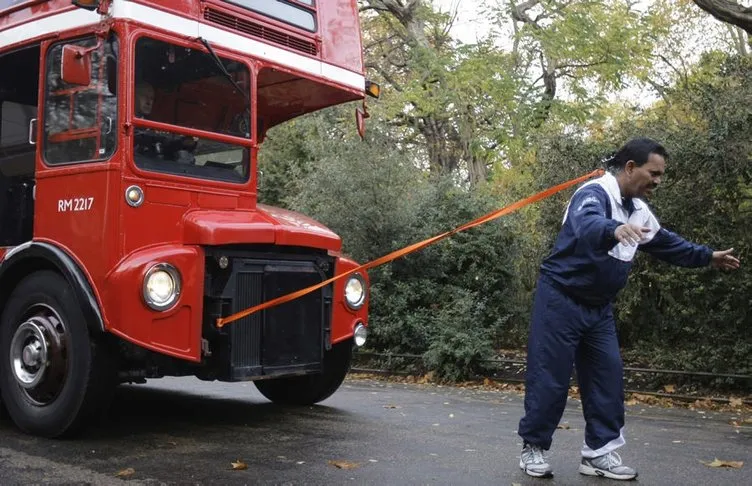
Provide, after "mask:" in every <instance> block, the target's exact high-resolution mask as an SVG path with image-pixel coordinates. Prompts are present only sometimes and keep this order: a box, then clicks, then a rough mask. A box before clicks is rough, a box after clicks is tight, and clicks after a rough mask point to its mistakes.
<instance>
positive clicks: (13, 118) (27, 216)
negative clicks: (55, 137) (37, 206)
mask: <svg viewBox="0 0 752 486" xmlns="http://www.w3.org/2000/svg"><path fill="white" fill-rule="evenodd" d="M40 52H41V49H40V44H38V43H37V44H34V45H31V46H25V47H21V48H17V49H14V50H12V51H10V52H3V53H0V73H2V75H0V113H1V114H2V118H1V120H0V247H3V248H7V247H13V246H16V245H19V244H21V243H23V242H25V241H29V240H31V239H32V237H33V232H34V183H35V161H36V141H35V138H36V135H35V132H36V125H37V119H38V115H37V111H38V108H39V99H38V98H39V96H38V93H39V79H40V78H39V65H40Z"/></svg>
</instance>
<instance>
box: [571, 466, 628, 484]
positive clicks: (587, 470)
mask: <svg viewBox="0 0 752 486" xmlns="http://www.w3.org/2000/svg"><path fill="white" fill-rule="evenodd" d="M580 474H584V475H585V476H599V477H602V478H609V479H618V480H620V481H630V480H632V479H635V478H636V477H637V473H635V474H614V473H612V472H610V471H604V470H603V469H596V468H594V467H590V466H586V465H585V464H580Z"/></svg>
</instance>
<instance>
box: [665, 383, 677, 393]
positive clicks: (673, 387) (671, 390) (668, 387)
mask: <svg viewBox="0 0 752 486" xmlns="http://www.w3.org/2000/svg"><path fill="white" fill-rule="evenodd" d="M663 389H664V390H666V393H674V392H675V391H676V385H666V386H664V387H663Z"/></svg>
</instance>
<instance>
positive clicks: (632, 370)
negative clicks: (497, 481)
mask: <svg viewBox="0 0 752 486" xmlns="http://www.w3.org/2000/svg"><path fill="white" fill-rule="evenodd" d="M360 357H371V358H377V359H382V360H383V359H386V360H387V362H388V361H391V360H392V359H399V360H410V361H422V360H423V356H421V355H418V354H392V353H377V352H371V351H357V352H356V353H355V355H354V360H355V362H358V361H362V360H361V359H360ZM480 362H481V363H483V364H485V365H488V366H489V367H497V368H498V369H499V371H504V370H503V367H504V366H513V367H517V368H518V369H517V370H516V372H515V373H513V374H514V375H518V376H509V373H508V372H507V374H506V376H503V373H502V374H501V376H499V375H497V374H491V375H479V376H475V377H474V378H475V379H484V378H488V379H490V380H493V381H497V382H502V383H524V382H525V380H524V370H525V365H526V363H525V361H524V360H520V359H504V358H498V359H487V360H481V361H480ZM352 371H353V372H356V373H373V374H382V375H403V376H404V375H408V374H409V373H406V372H399V371H393V370H389V369H382V368H363V367H358V366H353V368H352ZM624 373H625V375H629V374H652V375H680V376H687V377H698V378H700V377H701V378H721V379H728V380H735V381H742V382H744V383H748V384H750V385H752V375H741V374H734V373H714V372H709V371H690V370H668V369H660V368H637V367H629V366H626V367H624ZM519 375H522V376H523V378H520V377H519ZM573 383H576V382H573ZM625 391H626V392H627V393H638V394H641V395H649V396H654V397H660V398H672V399H676V400H683V401H695V400H701V401H705V400H708V401H712V402H718V403H729V402H730V398H728V397H705V396H699V395H682V394H676V393H664V392H657V391H650V390H635V389H627V390H625ZM743 403H745V404H747V405H752V399H749V400H743Z"/></svg>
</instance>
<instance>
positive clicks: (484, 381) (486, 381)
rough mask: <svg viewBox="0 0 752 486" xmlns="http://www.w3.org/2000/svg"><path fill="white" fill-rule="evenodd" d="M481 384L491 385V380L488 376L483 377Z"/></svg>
mask: <svg viewBox="0 0 752 486" xmlns="http://www.w3.org/2000/svg"><path fill="white" fill-rule="evenodd" d="M483 385H484V386H491V380H489V379H488V378H484V379H483Z"/></svg>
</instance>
